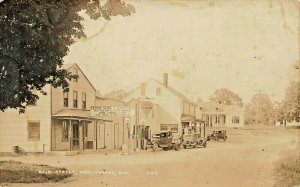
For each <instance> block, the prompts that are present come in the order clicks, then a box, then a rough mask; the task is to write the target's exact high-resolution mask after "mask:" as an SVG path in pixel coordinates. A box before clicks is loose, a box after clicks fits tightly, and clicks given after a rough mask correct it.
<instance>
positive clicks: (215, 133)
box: [207, 130, 227, 142]
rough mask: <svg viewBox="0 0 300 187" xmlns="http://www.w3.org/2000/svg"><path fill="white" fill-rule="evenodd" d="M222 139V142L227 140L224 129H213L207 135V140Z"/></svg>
mask: <svg viewBox="0 0 300 187" xmlns="http://www.w3.org/2000/svg"><path fill="white" fill-rule="evenodd" d="M220 139H222V140H223V141H224V142H225V141H226V140H227V135H226V130H215V131H213V133H212V134H210V135H208V136H207V140H208V141H209V140H215V141H219V140H220Z"/></svg>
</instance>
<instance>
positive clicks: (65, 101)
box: [64, 92, 69, 107]
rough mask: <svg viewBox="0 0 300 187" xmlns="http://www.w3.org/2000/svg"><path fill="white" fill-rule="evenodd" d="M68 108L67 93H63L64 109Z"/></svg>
mask: <svg viewBox="0 0 300 187" xmlns="http://www.w3.org/2000/svg"><path fill="white" fill-rule="evenodd" d="M68 106H69V93H68V92H64V107H68Z"/></svg>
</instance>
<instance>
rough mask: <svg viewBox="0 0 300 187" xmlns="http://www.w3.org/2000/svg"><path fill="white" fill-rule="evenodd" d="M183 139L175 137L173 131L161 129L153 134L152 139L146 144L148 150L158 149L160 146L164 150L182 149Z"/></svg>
mask: <svg viewBox="0 0 300 187" xmlns="http://www.w3.org/2000/svg"><path fill="white" fill-rule="evenodd" d="M180 147H181V140H180V139H175V138H174V137H173V135H172V132H171V131H159V132H155V133H153V134H152V136H151V139H150V140H148V142H147V144H146V150H147V149H148V148H152V150H153V151H157V150H158V149H159V148H162V149H163V150H169V149H175V150H176V151H178V150H180Z"/></svg>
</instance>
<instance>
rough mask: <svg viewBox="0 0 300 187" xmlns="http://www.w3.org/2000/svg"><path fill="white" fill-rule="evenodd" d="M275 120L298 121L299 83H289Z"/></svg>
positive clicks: (299, 110) (299, 113)
mask: <svg viewBox="0 0 300 187" xmlns="http://www.w3.org/2000/svg"><path fill="white" fill-rule="evenodd" d="M277 120H280V121H282V120H287V121H293V120H296V121H300V81H293V82H290V85H289V87H288V88H287V89H286V92H285V97H284V99H283V101H282V103H281V104H280V107H278V110H277Z"/></svg>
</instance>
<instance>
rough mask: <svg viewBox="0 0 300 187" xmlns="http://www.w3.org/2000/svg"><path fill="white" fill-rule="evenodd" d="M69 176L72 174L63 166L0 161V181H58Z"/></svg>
mask: <svg viewBox="0 0 300 187" xmlns="http://www.w3.org/2000/svg"><path fill="white" fill-rule="evenodd" d="M70 176H72V174H71V173H70V172H69V171H68V170H67V169H65V168H57V167H52V166H48V165H36V164H27V163H22V162H17V161H0V183H45V182H58V181H61V180H63V179H65V178H68V177H70Z"/></svg>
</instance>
